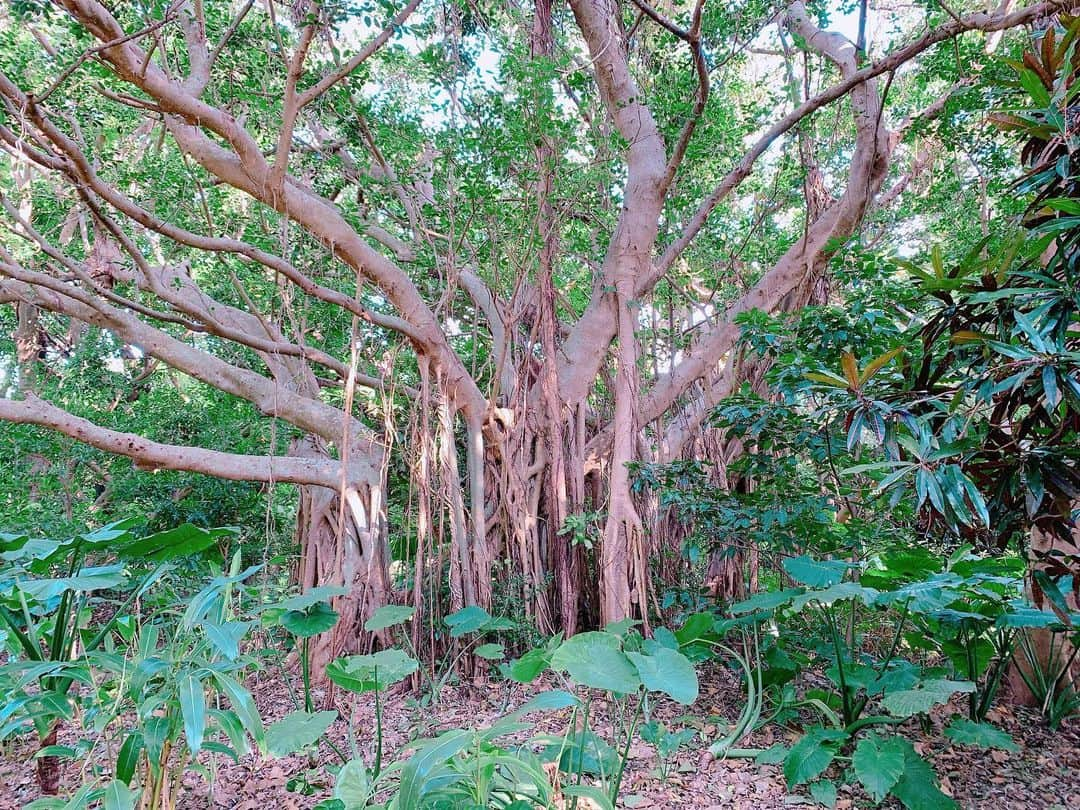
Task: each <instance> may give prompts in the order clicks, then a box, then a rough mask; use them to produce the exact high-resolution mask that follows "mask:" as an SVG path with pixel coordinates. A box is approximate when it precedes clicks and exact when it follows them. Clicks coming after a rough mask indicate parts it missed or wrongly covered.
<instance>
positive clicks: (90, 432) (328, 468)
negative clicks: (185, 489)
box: [0, 394, 367, 490]
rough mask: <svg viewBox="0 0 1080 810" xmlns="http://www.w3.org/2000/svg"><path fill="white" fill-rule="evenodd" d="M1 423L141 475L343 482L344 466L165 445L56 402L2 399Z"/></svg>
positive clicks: (359, 479) (328, 461) (361, 477)
mask: <svg viewBox="0 0 1080 810" xmlns="http://www.w3.org/2000/svg"><path fill="white" fill-rule="evenodd" d="M0 419H3V420H5V421H8V422H14V423H15V424H21V425H37V426H38V427H44V428H49V429H50V430H55V431H56V432H58V433H62V434H63V435H65V436H70V437H71V438H72V439H75V440H77V441H80V442H82V443H83V444H88V445H90V446H91V447H96V448H97V449H98V450H103V451H104V452H106V453H112V454H113V455H117V456H126V457H127V458H130V459H132V460H133V461H134V463H135V466H136V467H138V468H139V469H140V470H149V471H151V472H156V471H157V470H180V471H183V472H193V473H200V474H202V475H211V476H213V477H215V478H224V479H227V480H230V481H262V482H264V483H267V484H274V483H281V484H311V485H314V486H320V487H326V488H328V489H332V490H337V489H339V488H340V487H341V483H342V467H341V462H339V461H336V460H333V459H324V460H321V461H320V460H318V459H314V458H300V457H298V456H273V455H266V456H255V455H247V454H242V453H225V452H222V451H220V450H207V449H204V448H202V447H190V446H186V445H175V444H161V443H159V442H154V441H150V440H149V439H147V438H145V437H143V436H139V435H137V434H135V433H123V432H121V431H118V430H110V429H109V428H104V427H101V426H100V425H96V424H94V423H93V422H91V421H90V420H88V419H83V418H82V417H80V416H76V415H74V414H72V413H70V412H68V411H66V410H64V409H63V408H60V407H57V406H56V405H53V404H52V403H51V402H47V401H46V400H43V399H39V398H38V397H36V396H34V395H32V394H31V395H28V396H27V397H26V399H21V400H13V399H0ZM345 477H346V480H347V481H348V482H349V483H360V482H362V481H365V480H367V476H366V475H364V474H363V473H361V474H358V475H355V481H352V480H350V479H352V478H353V477H354V476H351V475H349V473H348V472H346V476H345Z"/></svg>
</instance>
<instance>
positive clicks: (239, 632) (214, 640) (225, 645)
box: [202, 622, 252, 661]
mask: <svg viewBox="0 0 1080 810" xmlns="http://www.w3.org/2000/svg"><path fill="white" fill-rule="evenodd" d="M251 625H252V622H225V623H223V624H215V623H214V622H203V623H202V628H203V631H204V632H205V633H206V638H207V639H208V640H209V641H210V643H211V644H213V645H214V648H215V649H216V650H217V651H218V652H220V653H221V654H222V655H224V656H225V657H226V658H228V659H229V660H230V661H235V660H236V659H237V658H239V657H240V641H241V640H242V639H243V638H244V635H245V634H246V633H247V631H248V629H249V628H250V627H251Z"/></svg>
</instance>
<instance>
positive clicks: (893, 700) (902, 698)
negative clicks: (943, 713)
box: [881, 680, 975, 717]
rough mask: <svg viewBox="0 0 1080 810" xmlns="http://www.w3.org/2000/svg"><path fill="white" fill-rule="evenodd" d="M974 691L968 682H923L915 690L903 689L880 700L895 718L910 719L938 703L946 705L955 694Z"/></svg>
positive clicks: (973, 687)
mask: <svg viewBox="0 0 1080 810" xmlns="http://www.w3.org/2000/svg"><path fill="white" fill-rule="evenodd" d="M974 691H975V684H973V683H971V682H970V681H948V680H931V681H924V682H923V683H922V684H920V685H919V686H918V687H917V688H915V689H904V690H901V691H899V692H891V693H889V694H887V695H885V697H883V698H882V699H881V705H882V706H884V707H885V708H886V709H887V710H888V711H889V714H892V715H893V716H895V717H911V716H912V715H915V714H920V713H922V712H928V711H930V709H931V708H932V707H934V706H936V705H937V704H939V703H948V701H949V698H950V697H952V696H953V695H954V694H956V693H957V692H965V693H966V692H974Z"/></svg>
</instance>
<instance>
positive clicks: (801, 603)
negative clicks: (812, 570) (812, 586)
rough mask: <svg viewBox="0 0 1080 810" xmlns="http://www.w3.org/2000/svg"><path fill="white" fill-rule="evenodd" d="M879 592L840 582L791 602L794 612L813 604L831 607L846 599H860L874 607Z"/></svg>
mask: <svg viewBox="0 0 1080 810" xmlns="http://www.w3.org/2000/svg"><path fill="white" fill-rule="evenodd" d="M877 596H878V592H877V591H876V590H874V589H873V588H865V587H863V586H862V585H860V584H859V583H857V582H838V583H837V584H835V585H830V586H829V587H828V588H823V589H822V590H819V591H807V592H806V593H803V594H800V595H799V596H795V597H793V598H792V600H791V609H792V610H793V611H799V610H802V609H803V608H804V607H806V606H807V605H808V604H810V603H811V602H816V603H817V604H819V605H831V604H834V603H836V602H842V601H843V600H845V599H858V600H860V601H861V602H862V603H863V604H864V605H872V604H874V601H875V600H876V599H877Z"/></svg>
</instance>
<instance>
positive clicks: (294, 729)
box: [266, 711, 338, 757]
mask: <svg viewBox="0 0 1080 810" xmlns="http://www.w3.org/2000/svg"><path fill="white" fill-rule="evenodd" d="M337 716H338V713H337V712H336V711H324V712H314V713H310V712H305V711H295V712H292V713H291V714H287V715H285V717H283V718H282V719H280V720H278V721H277V722H276V723H271V724H270V725H269V726H267V728H266V750H267V751H269V752H270V753H271V754H272V755H273V756H275V757H285V756H288V755H289V754H295V753H296V752H297V751H302V750H303V749H305V748H307V747H308V746H309V745H312V744H313V743H315V742H316V741H318V739H319V738H320V737H321V736H322V735H323V734H325V733H326V730H327V729H328V728H330V726H331V724H332V723H333V722H334V721H335V720H337Z"/></svg>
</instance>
